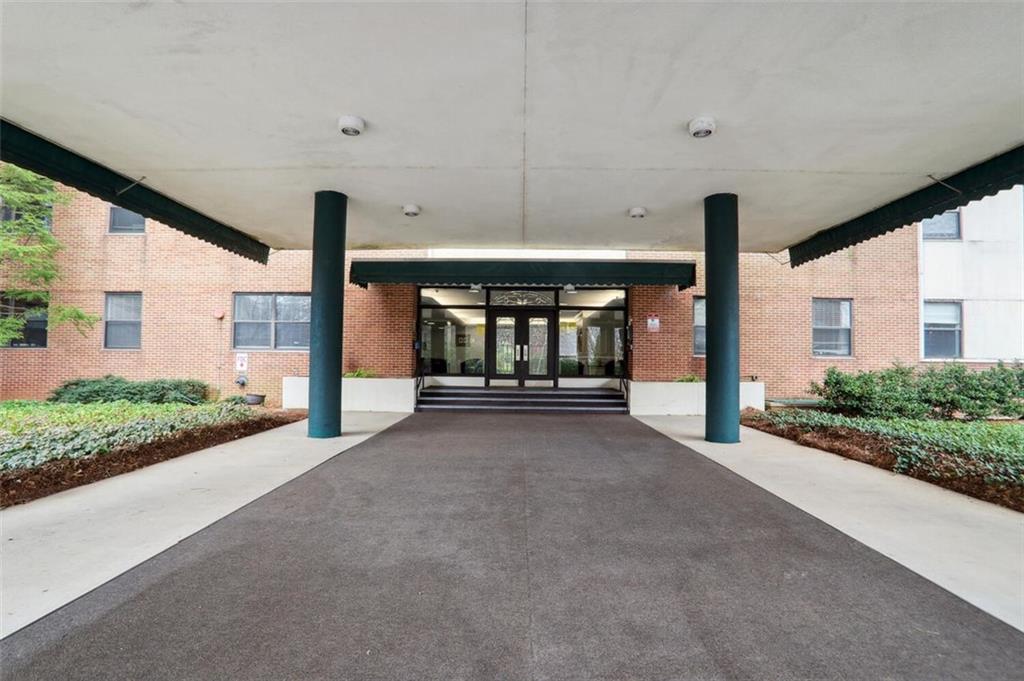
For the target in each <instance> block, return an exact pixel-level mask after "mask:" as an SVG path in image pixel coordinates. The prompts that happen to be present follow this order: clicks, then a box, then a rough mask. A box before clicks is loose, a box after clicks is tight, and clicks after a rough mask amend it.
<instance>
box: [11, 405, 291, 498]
mask: <svg viewBox="0 0 1024 681" xmlns="http://www.w3.org/2000/svg"><path fill="white" fill-rule="evenodd" d="M302 416H303V415H302V414H301V413H284V412H273V411H269V410H264V409H253V408H251V407H246V406H244V405H239V404H235V403H230V402H216V403H205V404H200V405H190V404H183V403H167V404H149V403H133V402H128V401H124V400H121V401H117V402H95V403H88V404H73V403H62V402H35V401H8V402H0V506H9V505H11V504H14V503H21V502H23V501H29V500H31V499H35V498H39V497H40V496H45V495H46V494H51V493H53V492H57V491H61V490H63V489H68V488H70V487H75V486H77V485H80V484H85V483H87V482H93V481H94V480H99V479H102V478H106V477H110V476H112V475H117V474H120V473H123V472H127V471H130V470H135V469H137V468H141V467H143V466H146V465H149V464H151V463H157V462H159V461H163V460H165V459H168V458H172V457H174V456H179V455H181V454H186V453H188V452H193V451H196V450H198V449H203V448H205V447H209V446H212V445H215V444H219V443H221V442H226V441H228V440H233V439H237V438H239V437H243V436H245V435H251V434H253V433H257V432H260V431H262V430H267V429H268V428H273V427H276V426H279V425H283V424H284V423H288V422H290V421H294V420H296V419H298V418H301V417H302Z"/></svg>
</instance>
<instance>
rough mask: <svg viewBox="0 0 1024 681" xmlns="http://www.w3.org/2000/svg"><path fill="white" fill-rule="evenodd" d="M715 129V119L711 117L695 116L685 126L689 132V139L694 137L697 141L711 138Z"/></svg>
mask: <svg viewBox="0 0 1024 681" xmlns="http://www.w3.org/2000/svg"><path fill="white" fill-rule="evenodd" d="M715 127H716V126H715V119H714V118H712V117H711V116H697V117H696V118H694V119H693V120H692V121H690V124H689V125H688V126H687V128H688V129H689V131H690V137H696V138H697V139H701V138H702V137H711V135H713V134H714V132H715Z"/></svg>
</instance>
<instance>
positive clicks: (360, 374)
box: [344, 369, 377, 378]
mask: <svg viewBox="0 0 1024 681" xmlns="http://www.w3.org/2000/svg"><path fill="white" fill-rule="evenodd" d="M344 376H345V378H377V374H376V372H374V370H373V369H356V370H355V371H349V372H348V373H346V374H345V375H344Z"/></svg>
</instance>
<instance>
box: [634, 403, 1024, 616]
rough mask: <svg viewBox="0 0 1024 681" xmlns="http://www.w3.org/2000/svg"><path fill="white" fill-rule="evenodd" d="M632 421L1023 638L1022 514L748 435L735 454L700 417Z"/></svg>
mask: <svg viewBox="0 0 1024 681" xmlns="http://www.w3.org/2000/svg"><path fill="white" fill-rule="evenodd" d="M640 420H641V421H643V422H644V423H646V424H647V425H649V426H651V427H652V428H655V429H656V430H658V431H659V432H661V433H663V434H665V435H667V436H669V437H671V438H673V439H674V440H676V441H678V442H680V443H682V444H684V445H686V446H688V447H692V448H693V449H695V450H697V451H698V452H700V453H701V454H703V455H705V456H707V457H709V458H711V459H712V460H714V461H717V462H718V463H720V464H722V465H723V466H725V467H726V468H728V469H729V470H731V471H733V472H735V473H737V474H739V475H741V476H743V477H744V478H746V479H747V480H750V481H751V482H753V483H754V484H756V485H758V486H760V487H762V488H763V489H766V490H768V491H769V492H771V493H772V494H776V495H778V496H779V497H781V498H782V499H785V500H786V501H788V502H789V503H791V504H793V505H794V506H796V507H797V508H800V509H802V510H804V511H806V512H807V513H810V514H811V515H813V516H814V517H816V518H819V519H820V520H822V521H824V522H826V523H828V524H829V525H831V526H832V527H835V528H836V529H838V530H840V531H842V532H843V533H845V534H847V535H849V536H851V537H853V538H854V539H856V540H857V541H859V542H862V543H864V544H866V545H867V546H870V547H871V548H873V549H875V550H876V551H878V552H879V553H881V554H883V555H885V556H888V557H890V558H892V559H893V560H895V561H896V562H898V563H900V564H901V565H905V566H906V567H908V568H910V569H911V570H913V571H914V572H916V573H918V574H919V575H922V576H924V577H927V578H928V579H930V580H931V581H933V582H935V583H936V584H938V585H939V586H942V587H944V588H946V589H948V590H949V591H951V592H953V593H954V594H956V595H957V596H959V597H960V598H963V599H964V600H966V601H968V602H969V603H973V604H974V605H976V606H978V607H979V608H981V609H982V610H984V611H985V612H988V613H990V614H992V615H994V616H995V617H998V618H999V619H1001V620H1003V621H1004V622H1007V623H1009V624H1012V625H1013V626H1015V627H1016V628H1018V629H1021V630H1024V514H1021V513H1017V512H1016V511H1011V510H1010V509H1007V508H1003V507H1002V506H997V505H995V504H990V503H988V502H985V501H979V500H977V499H973V498H971V497H968V496H964V495H963V494H958V493H956V492H951V491H949V490H946V489H943V488H941V487H938V486H936V485H932V484H930V483H927V482H923V481H921V480H915V479H913V478H908V477H907V476H905V475H897V474H895V473H889V472H887V471H883V470H882V469H880V468H875V467H874V466H869V465H867V464H863V463H859V462H857V461H851V460H850V459H846V458H843V457H841V456H836V455H835V454H829V453H828V452H823V451H821V450H819V449H812V448H809V447H803V446H801V445H798V444H796V443H795V442H793V441H791V440H786V439H783V438H780V437H775V436H774V435H769V434H768V433H763V432H761V431H758V430H753V429H750V428H744V429H743V434H742V438H743V444H742V445H741V446H738V447H737V446H734V445H715V444H711V443H709V442H705V441H704V439H703V438H704V419H703V418H702V417H696V418H693V417H689V418H687V417H684V418H680V417H675V416H651V417H642V418H640Z"/></svg>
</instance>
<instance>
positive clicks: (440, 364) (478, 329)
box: [420, 308, 487, 376]
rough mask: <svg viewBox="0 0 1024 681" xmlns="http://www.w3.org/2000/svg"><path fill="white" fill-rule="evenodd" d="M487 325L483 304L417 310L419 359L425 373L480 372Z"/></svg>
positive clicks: (479, 374)
mask: <svg viewBox="0 0 1024 681" xmlns="http://www.w3.org/2000/svg"><path fill="white" fill-rule="evenodd" d="M486 328H487V323H486V316H485V311H484V310H483V309H482V308H476V309H474V308H423V309H421V310H420V362H421V367H422V370H423V373H424V374H447V375H457V376H483V374H484V347H485V342H486V337H485V330H486Z"/></svg>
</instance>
